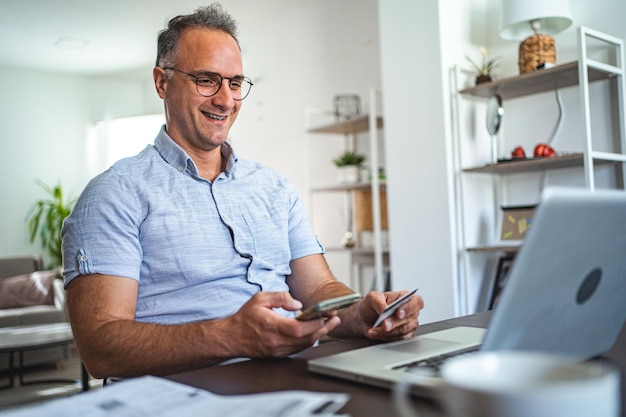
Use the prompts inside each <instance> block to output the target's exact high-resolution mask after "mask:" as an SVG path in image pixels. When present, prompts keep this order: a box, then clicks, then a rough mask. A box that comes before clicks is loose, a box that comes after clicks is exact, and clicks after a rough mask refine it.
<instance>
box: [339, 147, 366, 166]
mask: <svg viewBox="0 0 626 417" xmlns="http://www.w3.org/2000/svg"><path fill="white" fill-rule="evenodd" d="M333 162H334V163H335V165H336V166H337V167H345V166H350V165H356V166H359V167H360V166H361V165H362V164H363V162H365V155H361V154H359V153H356V152H354V151H349V150H346V151H344V152H343V153H342V154H341V155H339V156H337V157H336V158H334V159H333Z"/></svg>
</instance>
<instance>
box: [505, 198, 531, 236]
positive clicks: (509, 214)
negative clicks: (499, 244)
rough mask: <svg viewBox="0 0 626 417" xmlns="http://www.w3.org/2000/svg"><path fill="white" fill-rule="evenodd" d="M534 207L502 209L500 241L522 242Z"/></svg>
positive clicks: (508, 207)
mask: <svg viewBox="0 0 626 417" xmlns="http://www.w3.org/2000/svg"><path fill="white" fill-rule="evenodd" d="M535 207H536V205H531V206H506V207H504V206H503V207H502V228H501V232H500V239H501V240H522V239H524V236H525V235H526V232H527V231H528V229H530V227H531V225H532V221H533V214H534V211H535Z"/></svg>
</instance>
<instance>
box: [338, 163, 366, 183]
mask: <svg viewBox="0 0 626 417" xmlns="http://www.w3.org/2000/svg"><path fill="white" fill-rule="evenodd" d="M337 179H338V180H339V182H340V183H342V184H354V183H356V182H359V181H360V180H361V168H360V167H359V166H358V165H345V166H342V167H337Z"/></svg>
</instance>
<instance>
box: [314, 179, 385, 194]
mask: <svg viewBox="0 0 626 417" xmlns="http://www.w3.org/2000/svg"><path fill="white" fill-rule="evenodd" d="M379 185H380V187H381V188H384V187H385V182H384V181H380V183H379ZM371 188H372V184H371V183H369V182H359V183H356V184H337V185H329V186H327V187H315V188H313V190H312V191H313V192H316V193H320V192H335V191H355V190H369V189H371Z"/></svg>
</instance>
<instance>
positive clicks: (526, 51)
mask: <svg viewBox="0 0 626 417" xmlns="http://www.w3.org/2000/svg"><path fill="white" fill-rule="evenodd" d="M555 63H556V48H555V47H554V38H553V37H552V36H548V35H540V34H535V35H533V36H530V37H529V38H526V39H524V41H523V42H522V43H521V44H520V46H519V72H520V74H524V73H527V72H532V71H534V70H535V69H536V68H537V67H538V66H539V65H541V64H555Z"/></svg>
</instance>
